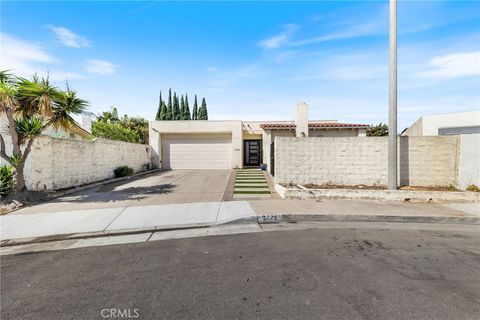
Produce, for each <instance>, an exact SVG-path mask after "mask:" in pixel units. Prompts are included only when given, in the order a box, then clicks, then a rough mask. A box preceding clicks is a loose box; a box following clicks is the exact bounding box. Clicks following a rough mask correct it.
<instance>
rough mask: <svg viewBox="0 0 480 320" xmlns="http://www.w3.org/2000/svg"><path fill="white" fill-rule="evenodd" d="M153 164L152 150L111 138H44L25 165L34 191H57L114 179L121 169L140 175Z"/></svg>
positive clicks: (141, 145)
mask: <svg viewBox="0 0 480 320" xmlns="http://www.w3.org/2000/svg"><path fill="white" fill-rule="evenodd" d="M147 163H150V147H149V146H147V145H144V144H135V143H128V142H122V141H113V140H107V139H96V140H94V141H86V140H72V139H60V138H52V137H49V136H42V137H40V138H38V139H36V140H35V142H34V144H33V146H32V151H31V154H30V156H29V157H28V160H27V163H26V165H25V179H26V184H27V188H29V189H30V190H56V189H63V188H68V187H73V186H78V185H82V184H87V183H91V182H95V181H101V180H105V179H108V178H113V177H114V173H113V170H114V169H115V168H117V167H119V166H129V167H132V168H133V169H134V170H135V171H136V172H138V171H142V170H143V166H144V165H145V164H147Z"/></svg>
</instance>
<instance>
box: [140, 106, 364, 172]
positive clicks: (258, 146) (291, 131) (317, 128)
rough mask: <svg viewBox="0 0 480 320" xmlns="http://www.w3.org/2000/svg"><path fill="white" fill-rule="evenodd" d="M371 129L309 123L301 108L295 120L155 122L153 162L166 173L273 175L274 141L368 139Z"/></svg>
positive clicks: (152, 125) (327, 122)
mask: <svg viewBox="0 0 480 320" xmlns="http://www.w3.org/2000/svg"><path fill="white" fill-rule="evenodd" d="M367 128H368V125H366V124H353V123H340V122H337V121H335V120H314V121H309V120H308V106H307V104H305V103H300V104H298V105H297V106H296V109H295V120H294V121H241V120H231V121H223V120H222V121H212V120H195V121H191V120H190V121H188V120H187V121H182V120H179V121H151V122H150V125H149V131H150V132H149V136H150V146H151V150H152V158H153V159H152V160H153V162H154V164H156V165H157V166H158V167H159V168H162V169H231V168H244V167H258V166H260V164H262V163H265V164H267V167H268V168H269V170H270V171H271V172H273V171H272V169H273V168H272V164H273V163H274V162H273V156H274V152H272V151H273V150H274V148H275V146H274V142H275V137H357V136H366V131H367Z"/></svg>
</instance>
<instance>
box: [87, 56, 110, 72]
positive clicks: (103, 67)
mask: <svg viewBox="0 0 480 320" xmlns="http://www.w3.org/2000/svg"><path fill="white" fill-rule="evenodd" d="M85 70H86V71H87V72H88V73H94V74H103V75H107V74H114V73H115V72H116V71H117V65H115V64H113V63H111V62H110V61H105V60H98V59H88V60H86V66H85Z"/></svg>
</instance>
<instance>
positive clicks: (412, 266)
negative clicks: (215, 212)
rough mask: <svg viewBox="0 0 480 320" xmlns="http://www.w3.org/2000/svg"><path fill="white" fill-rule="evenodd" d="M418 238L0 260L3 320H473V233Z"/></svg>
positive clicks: (326, 237)
mask: <svg viewBox="0 0 480 320" xmlns="http://www.w3.org/2000/svg"><path fill="white" fill-rule="evenodd" d="M292 226H293V225H292ZM364 226H365V224H364ZM266 227H267V226H266ZM287 227H288V226H287ZM274 228H279V226H278V225H277V226H274ZM287 229H288V228H287ZM421 229H422V225H421V224H419V225H409V227H408V228H405V229H387V228H385V229H382V228H376V229H369V228H365V227H363V228H341V229H331V228H330V229H325V228H312V229H308V228H307V229H304V230H289V231H275V232H259V233H250V234H237V235H227V236H212V237H200V238H188V239H177V240H164V241H154V242H146V243H145V242H143V243H136V244H122V245H112V246H105V247H89V248H81V249H73V250H66V251H51V252H40V253H29V254H19V255H7V256H2V257H1V259H2V260H1V318H2V319H4V320H6V319H49V320H52V319H114V318H115V319H119V318H121V319H335V320H336V319H435V320H441V319H462V320H468V319H479V318H480V237H479V233H478V228H477V227H475V228H472V229H468V228H465V227H464V229H454V228H451V229H450V228H449V227H448V226H441V227H440V226H439V227H438V229H434V230H421ZM119 315H120V316H119Z"/></svg>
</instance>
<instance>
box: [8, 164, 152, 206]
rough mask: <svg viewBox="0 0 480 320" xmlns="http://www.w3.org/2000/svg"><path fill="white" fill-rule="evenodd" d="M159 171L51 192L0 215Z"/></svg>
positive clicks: (144, 172)
mask: <svg viewBox="0 0 480 320" xmlns="http://www.w3.org/2000/svg"><path fill="white" fill-rule="evenodd" d="M160 171H161V169H154V170H149V171H142V172H138V173H135V174H133V175H131V176H127V177H121V178H113V179H108V180H102V181H98V182H93V183H89V184H84V185H81V186H78V187H73V188H69V189H65V190H61V191H53V192H52V193H47V194H45V196H44V197H42V198H41V199H39V200H36V201H33V202H29V203H27V204H25V205H23V206H19V207H16V208H15V209H12V210H10V211H7V212H4V213H2V215H6V214H9V213H11V212H14V211H17V210H20V209H23V208H26V207H29V206H33V205H36V204H39V203H42V202H45V201H50V200H52V199H56V198H59V197H63V196H66V195H69V194H72V193H77V192H81V191H85V190H89V189H93V188H97V187H103V186H105V185H107V184H112V183H115V182H120V181H124V180H130V179H134V178H138V177H141V176H145V175H147V174H150V173H155V172H160Z"/></svg>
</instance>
